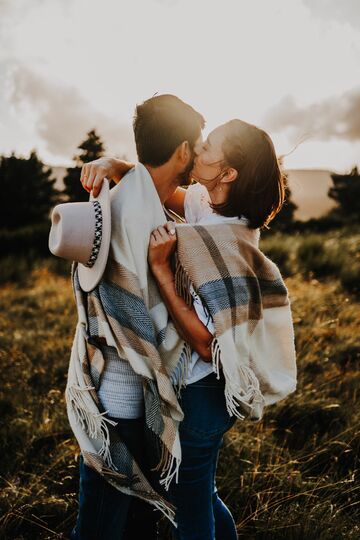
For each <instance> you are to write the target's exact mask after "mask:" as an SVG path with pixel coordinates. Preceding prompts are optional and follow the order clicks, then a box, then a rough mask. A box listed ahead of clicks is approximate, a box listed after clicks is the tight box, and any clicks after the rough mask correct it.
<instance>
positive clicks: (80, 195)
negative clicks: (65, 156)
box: [64, 129, 104, 201]
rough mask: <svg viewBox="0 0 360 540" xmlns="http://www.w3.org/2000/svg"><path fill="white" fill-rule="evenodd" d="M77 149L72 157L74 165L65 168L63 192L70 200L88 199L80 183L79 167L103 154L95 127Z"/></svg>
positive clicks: (102, 145)
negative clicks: (76, 152)
mask: <svg viewBox="0 0 360 540" xmlns="http://www.w3.org/2000/svg"><path fill="white" fill-rule="evenodd" d="M78 149H79V150H80V152H79V153H78V154H76V155H75V156H74V157H73V160H74V162H75V166H74V167H69V168H68V169H67V170H66V176H65V178H64V185H65V188H64V193H65V194H66V195H67V197H68V200H70V201H88V200H89V194H88V193H87V191H85V189H84V188H83V187H82V185H81V183H80V174H81V168H82V166H83V165H84V163H89V161H93V160H94V159H98V158H99V157H101V156H103V155H104V144H103V142H102V140H101V139H100V137H99V136H98V135H97V133H96V131H95V129H92V130H91V131H89V132H88V133H87V138H86V139H85V140H84V141H83V142H82V143H81V144H80V145H79V146H78Z"/></svg>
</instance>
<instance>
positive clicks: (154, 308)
mask: <svg viewBox="0 0 360 540" xmlns="http://www.w3.org/2000/svg"><path fill="white" fill-rule="evenodd" d="M111 213H112V233H111V246H110V254H109V259H108V263H107V266H106V270H105V273H104V275H103V279H102V280H101V282H100V283H99V285H98V286H97V287H96V288H95V289H94V290H93V291H91V292H90V293H84V292H83V291H82V290H81V288H80V285H79V280H78V275H77V266H76V265H75V264H74V266H73V272H72V283H73V289H74V294H75V300H76V305H77V310H78V324H77V329H76V334H75V338H74V342H73V347H72V353H71V358H70V365H69V374H68V383H67V388H66V401H67V410H68V416H69V421H70V424H71V427H72V429H73V431H74V434H75V436H76V438H77V440H78V443H79V446H80V448H81V452H82V455H83V457H84V460H85V463H86V464H87V465H89V466H91V467H92V468H94V469H95V470H96V471H97V472H98V473H99V474H101V475H103V476H104V477H105V478H106V479H107V481H108V482H109V483H110V484H111V485H113V486H114V487H115V488H117V489H119V490H120V491H122V492H124V493H126V494H129V495H134V496H137V497H140V498H142V499H144V500H146V501H147V502H149V503H150V504H152V505H154V506H155V507H156V508H158V509H159V510H161V511H162V512H163V513H164V514H165V515H166V516H167V517H168V518H169V519H170V520H171V521H173V518H174V508H173V506H172V505H171V504H170V503H169V502H168V501H167V500H166V497H164V490H163V488H165V489H167V488H168V486H169V484H170V482H171V481H172V480H173V479H174V480H176V477H177V474H178V470H179V466H180V462H181V448H180V441H179V429H178V428H179V423H180V422H181V420H182V419H183V412H182V410H181V408H180V406H179V403H178V401H177V397H176V391H175V389H174V387H173V386H172V384H171V376H172V374H174V372H176V373H180V378H179V380H180V384H181V382H183V381H184V380H185V375H186V366H187V363H188V361H189V358H190V357H191V350H190V349H189V346H188V345H186V344H185V343H184V342H183V341H182V340H181V339H180V338H179V336H178V334H177V332H176V330H175V327H174V325H173V324H172V322H171V321H170V320H169V318H168V313H167V310H166V307H165V305H164V304H163V302H162V299H161V296H160V293H159V291H158V289H157V286H156V283H155V281H154V280H153V278H152V275H151V272H150V271H149V268H148V265H147V252H148V244H149V238H150V234H151V232H152V230H154V229H155V228H156V227H157V226H159V225H162V224H164V222H165V221H166V218H165V215H164V212H163V209H162V206H161V203H160V200H159V197H158V195H157V192H156V190H155V187H154V184H153V182H152V179H151V177H150V175H149V173H148V171H147V170H146V168H145V167H144V166H143V165H141V164H138V165H137V166H136V167H135V168H134V169H133V170H132V171H130V172H129V173H128V174H127V175H126V177H125V178H124V179H123V180H122V181H121V183H120V184H118V185H117V186H116V187H115V188H113V189H112V190H111ZM177 231H178V260H177V273H176V280H177V287H178V292H179V294H182V295H183V296H184V298H185V299H186V300H187V301H189V298H191V295H190V287H191V284H192V285H193V286H194V289H195V291H196V292H197V294H199V296H200V298H201V300H202V302H203V303H204V304H205V305H206V307H207V309H208V311H209V313H210V315H211V316H212V318H213V320H214V326H215V335H214V340H213V344H212V354H213V363H214V367H215V369H216V371H217V372H219V369H220V365H221V367H222V369H223V371H224V375H225V379H226V388H225V395H226V400H227V405H228V411H229V413H230V414H234V415H236V416H238V417H239V418H244V417H249V418H252V419H258V418H260V417H261V415H262V410H263V406H264V404H266V403H273V402H275V401H277V400H278V399H281V398H282V397H284V396H285V395H287V394H288V393H289V392H290V391H292V390H293V389H294V387H295V356H294V343H293V333H292V323H291V314H290V306H289V301H288V297H287V291H286V288H285V286H284V284H283V281H282V279H281V276H280V274H279V271H278V269H277V268H276V266H275V265H274V264H273V263H271V262H270V261H269V260H268V259H266V257H265V256H264V255H263V254H262V253H261V252H260V251H259V249H258V248H257V247H256V242H255V241H254V238H255V237H254V236H253V235H254V234H256V233H255V232H254V231H251V230H249V229H248V228H247V227H246V226H244V225H241V224H239V225H238V224H224V225H223V224H219V225H209V226H207V227H206V229H205V228H204V227H201V226H194V227H192V226H188V225H180V226H178V227H177ZM104 344H105V345H106V347H112V348H114V349H115V350H116V352H117V355H118V357H119V359H121V361H123V360H126V361H128V362H129V364H130V366H131V368H132V369H133V370H134V372H135V373H136V374H137V375H139V376H141V378H142V387H143V396H144V414H145V424H146V432H145V437H146V439H147V452H152V454H153V456H154V460H153V461H154V462H155V463H157V467H156V471H157V472H158V475H159V478H157V479H156V481H155V484H154V481H153V479H151V481H150V479H149V478H148V477H147V476H145V474H144V471H142V470H141V469H140V467H139V466H138V464H137V463H136V461H135V460H134V458H133V457H132V455H131V454H130V452H129V451H128V449H127V447H126V445H125V444H124V443H123V442H122V441H121V440H119V437H118V435H117V434H116V431H115V430H114V429H113V426H114V422H113V421H112V420H111V418H108V417H107V415H106V414H105V412H104V410H103V407H102V404H101V401H100V399H99V396H98V393H97V388H98V384H99V380H100V379H101V374H102V373H103V370H104V364H105V360H104V356H103V353H102V348H103V346H104Z"/></svg>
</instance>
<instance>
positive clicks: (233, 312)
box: [176, 222, 296, 421]
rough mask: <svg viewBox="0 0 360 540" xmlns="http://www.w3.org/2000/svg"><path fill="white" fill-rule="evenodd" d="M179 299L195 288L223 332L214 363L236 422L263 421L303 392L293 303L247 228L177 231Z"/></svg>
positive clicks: (216, 342) (217, 335) (218, 330)
mask: <svg viewBox="0 0 360 540" xmlns="http://www.w3.org/2000/svg"><path fill="white" fill-rule="evenodd" d="M177 238H178V245H177V273H176V286H177V291H178V294H180V295H182V296H183V297H184V299H185V300H186V301H187V302H188V303H189V304H190V303H191V297H190V294H189V291H190V285H191V284H192V285H193V287H194V289H195V291H196V292H197V294H198V295H199V296H200V298H201V301H202V302H203V304H204V305H205V306H206V308H207V310H208V312H209V313H210V315H211V317H212V319H213V321H214V327H215V334H214V339H213V341H212V359H213V365H214V368H215V372H216V373H217V374H218V376H219V370H220V369H222V371H223V373H224V376H225V381H226V386H225V397H226V404H227V409H228V412H229V414H230V415H235V416H237V417H239V418H241V419H244V418H249V419H251V420H255V421H256V420H259V419H261V417H262V415H263V409H264V406H265V405H269V404H271V403H275V402H276V401H278V400H280V399H282V398H284V397H285V396H287V395H288V394H289V393H291V392H293V391H294V390H295V388H296V361H295V347H294V331H293V324H292V317H291V310H290V302H289V298H288V293H287V289H286V286H285V284H284V281H283V279H282V277H281V274H280V271H279V269H278V268H277V266H276V265H275V264H274V263H273V262H272V261H270V260H269V259H268V258H267V257H266V256H265V255H264V254H263V253H262V252H261V251H260V250H259V248H258V235H257V231H255V230H252V229H249V228H248V227H247V226H246V225H244V224H243V223H241V222H239V223H236V222H231V223H230V222H229V223H219V224H209V225H206V227H204V226H201V225H195V226H190V225H181V226H180V225H178V226H177Z"/></svg>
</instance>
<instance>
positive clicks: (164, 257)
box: [148, 221, 177, 285]
mask: <svg viewBox="0 0 360 540" xmlns="http://www.w3.org/2000/svg"><path fill="white" fill-rule="evenodd" d="M176 243H177V238H176V230H175V224H174V223H173V222H172V221H169V222H168V223H166V224H165V225H164V226H163V227H158V228H157V229H155V230H154V231H153V232H152V233H151V236H150V244H149V252H148V261H149V266H150V268H151V270H152V272H153V274H154V276H155V278H156V280H157V282H158V284H159V285H162V282H163V280H165V281H166V280H169V278H171V276H173V273H172V270H171V256H172V255H173V253H174V251H175V248H176Z"/></svg>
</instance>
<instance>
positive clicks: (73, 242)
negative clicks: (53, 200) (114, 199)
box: [49, 179, 111, 292]
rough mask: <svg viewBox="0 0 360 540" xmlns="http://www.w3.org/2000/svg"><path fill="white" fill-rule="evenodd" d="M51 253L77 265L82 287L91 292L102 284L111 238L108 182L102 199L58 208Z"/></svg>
mask: <svg viewBox="0 0 360 540" xmlns="http://www.w3.org/2000/svg"><path fill="white" fill-rule="evenodd" d="M51 223H52V224H51V230H50V236H49V249H50V251H51V253H53V254H54V255H56V256H57V257H62V258H63V259H67V260H69V261H77V262H78V263H79V265H78V275H79V281H80V286H81V288H82V289H83V290H84V291H85V292H89V291H91V290H92V289H94V288H95V287H96V285H97V284H98V283H99V281H100V279H101V277H102V275H103V273H104V270H105V266H106V262H107V258H108V255H109V247H110V234H111V207H110V189H109V182H108V180H106V179H105V180H104V182H103V185H102V188H101V191H100V193H99V195H98V196H97V197H96V198H94V197H93V196H92V194H91V195H90V200H89V201H88V202H70V203H64V204H58V205H57V206H55V208H54V210H53V211H52V215H51Z"/></svg>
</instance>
